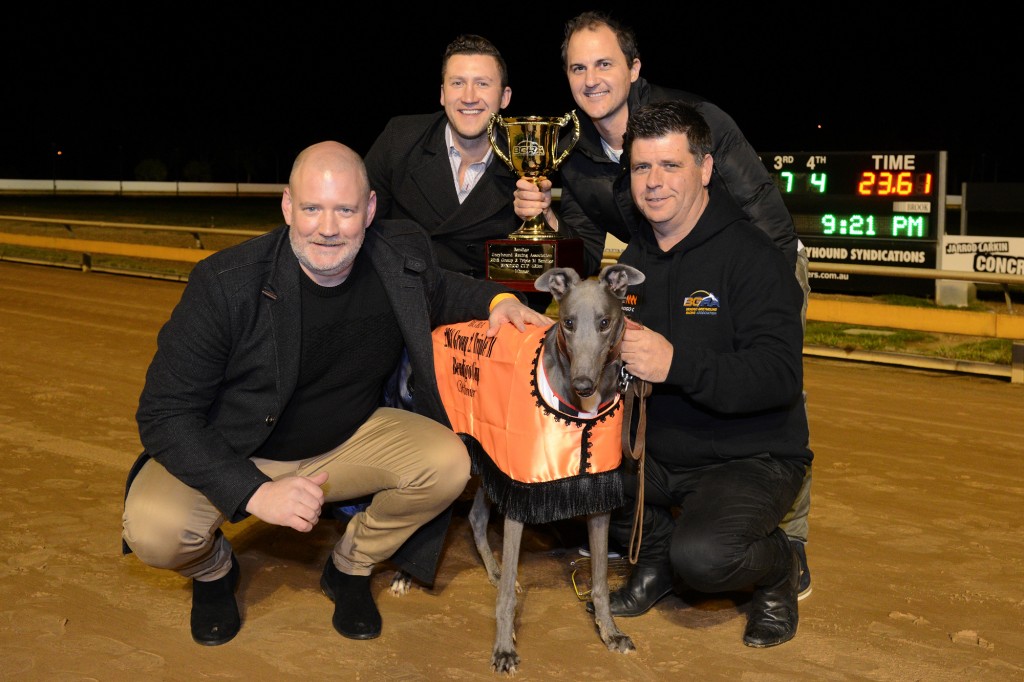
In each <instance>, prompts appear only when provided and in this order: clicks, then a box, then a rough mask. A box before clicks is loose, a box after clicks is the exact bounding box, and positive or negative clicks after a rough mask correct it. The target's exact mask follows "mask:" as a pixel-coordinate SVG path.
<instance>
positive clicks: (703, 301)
mask: <svg viewBox="0 0 1024 682" xmlns="http://www.w3.org/2000/svg"><path fill="white" fill-rule="evenodd" d="M683 309H684V310H686V314H687V315H717V314H718V297H717V296H715V295H714V294H713V293H711V292H710V291H704V290H703V289H700V290H698V291H695V292H693V293H692V294H690V295H689V296H687V297H686V298H685V299H683Z"/></svg>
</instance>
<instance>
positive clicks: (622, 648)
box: [601, 632, 636, 654]
mask: <svg viewBox="0 0 1024 682" xmlns="http://www.w3.org/2000/svg"><path fill="white" fill-rule="evenodd" d="M601 639H602V640H604V643H605V646H607V647H608V651H617V652H618V653H620V654H628V653H630V652H633V651H636V647H635V646H634V645H633V640H632V639H630V638H629V635H627V634H626V633H624V632H615V633H612V634H611V636H610V637H607V638H605V637H602V638H601Z"/></svg>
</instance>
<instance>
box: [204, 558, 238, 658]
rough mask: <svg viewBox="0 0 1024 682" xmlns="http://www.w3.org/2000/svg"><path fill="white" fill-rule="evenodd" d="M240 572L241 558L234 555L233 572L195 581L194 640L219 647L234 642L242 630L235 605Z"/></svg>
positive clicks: (236, 605)
mask: <svg viewBox="0 0 1024 682" xmlns="http://www.w3.org/2000/svg"><path fill="white" fill-rule="evenodd" d="M239 573H240V569H239V567H238V559H237V558H236V557H235V555H234V554H232V555H231V570H230V571H228V573H227V575H225V576H224V577H223V578H218V579H217V580H212V581H210V582H205V583H204V582H199V581H198V580H193V581H192V618H191V620H192V639H194V640H195V641H196V643H197V644H202V645H203V646H217V645H218V644H224V643H225V642H229V641H231V639H232V638H233V637H234V636H235V635H237V634H238V631H239V630H241V629H242V619H241V618H240V617H239V615H238V604H237V603H236V602H235V588H236V587H238V576H239Z"/></svg>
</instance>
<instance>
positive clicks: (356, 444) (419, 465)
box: [122, 407, 470, 581]
mask: <svg viewBox="0 0 1024 682" xmlns="http://www.w3.org/2000/svg"><path fill="white" fill-rule="evenodd" d="M253 463H255V464H256V466H257V467H259V469H260V471H262V472H263V473H265V474H266V475H267V476H270V477H271V478H272V479H273V480H278V479H280V478H284V477H286V476H312V475H314V474H316V473H318V472H320V471H327V472H328V473H329V474H330V476H329V477H328V480H327V483H325V484H324V498H325V502H338V501H342V500H350V499H354V498H359V497H364V496H366V495H373V498H372V501H371V502H370V505H369V506H368V507H367V508H366V509H365V510H364V511H361V512H359V513H357V514H356V515H355V516H353V517H352V519H351V520H350V521H349V522H348V525H347V526H346V528H345V532H344V535H343V536H342V538H341V539H340V540H339V541H338V543H337V544H336V545H335V546H334V553H333V556H334V564H335V566H337V568H338V570H340V571H341V572H343V573H348V574H350V575H370V573H371V572H372V570H373V567H374V565H375V564H377V563H378V562H380V561H384V560H386V559H387V558H389V557H390V556H391V555H392V554H393V553H394V552H395V551H396V550H397V549H398V548H399V547H400V546H401V545H402V543H404V542H405V541H406V540H407V539H408V538H409V536H410V535H412V534H413V533H414V532H415V531H416V530H417V529H418V528H419V527H420V526H422V525H423V524H425V523H427V522H428V521H430V520H431V519H433V518H434V517H435V516H437V515H438V514H440V513H441V512H442V511H444V510H445V509H446V508H447V507H448V505H449V504H451V503H452V502H453V501H454V500H455V499H456V498H457V497H458V496H459V495H460V494H461V493H462V491H463V490H464V489H465V487H466V483H467V482H468V480H469V469H470V464H469V456H468V454H467V453H466V447H465V445H463V443H462V441H461V440H460V439H459V437H458V436H456V435H455V434H454V433H453V432H452V431H451V429H448V428H447V427H445V426H442V425H441V424H438V423H437V422H435V421H433V420H432V419H428V418H427V417H423V416H421V415H418V414H415V413H413V412H408V411H405V410H396V409H392V408H388V407H382V408H379V409H378V410H377V411H376V412H374V413H373V415H371V416H370V418H369V419H368V420H367V421H366V423H365V424H363V425H362V426H361V427H360V428H359V429H358V430H357V431H356V432H355V434H353V435H352V437H351V438H349V439H348V440H347V441H345V442H344V443H342V444H341V445H339V446H338V447H337V448H335V449H333V450H331V451H329V452H326V453H324V454H322V455H319V456H316V457H311V458H309V459H303V460H296V461H285V462H282V461H276V460H268V459H260V458H255V457H254V458H253ZM224 521H225V517H224V515H223V514H221V512H220V511H219V510H218V509H217V508H216V507H214V506H213V504H212V503H211V502H210V501H209V500H208V499H206V497H205V496H204V495H203V494H202V493H200V492H199V491H198V490H195V489H194V488H190V487H188V486H186V485H185V484H184V483H182V482H181V481H180V480H178V479H177V478H175V477H174V476H173V475H172V474H171V473H170V472H168V471H167V469H165V468H164V467H163V466H162V465H161V464H160V463H159V462H157V461H156V460H149V461H148V462H147V463H146V464H145V465H144V466H143V467H142V469H141V470H140V471H139V473H138V475H137V476H136V478H135V480H134V481H132V485H131V488H130V490H129V491H128V496H127V498H126V500H125V508H124V516H123V519H122V523H123V537H124V539H125V542H127V543H128V546H129V547H131V548H132V551H133V552H134V553H135V554H136V555H137V556H138V557H139V559H140V560H141V561H142V562H143V563H145V564H147V565H149V566H153V567H156V568H167V569H170V570H173V571H177V572H178V573H180V574H181V575H182V576H185V577H186V578H194V579H197V580H200V581H207V580H216V579H218V578H221V577H223V576H224V575H226V574H227V572H228V571H229V570H230V569H231V553H232V549H231V544H230V542H228V540H227V538H226V537H224V535H223V533H219V532H217V531H218V529H219V528H220V526H221V525H222V524H223V523H224Z"/></svg>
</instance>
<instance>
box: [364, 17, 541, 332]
mask: <svg viewBox="0 0 1024 682" xmlns="http://www.w3.org/2000/svg"><path fill="white" fill-rule="evenodd" d="M511 99H512V89H511V88H510V87H509V85H508V67H507V65H506V63H505V60H504V58H503V57H502V56H501V53H500V52H499V51H498V48H497V47H495V46H494V45H493V44H492V43H491V42H490V41H489V40H487V39H486V38H483V37H481V36H478V35H471V34H466V35H460V36H458V37H456V38H455V39H454V40H453V41H452V42H451V43H449V44H448V46H447V47H446V48H445V51H444V56H443V57H442V60H441V106H442V107H443V110H442V111H438V112H435V113H431V114H419V115H409V116H395V117H394V118H392V119H391V120H390V121H388V123H387V125H386V126H385V128H384V130H383V131H382V132H381V134H380V135H379V136H378V137H377V140H376V141H375V142H374V143H373V145H372V146H371V148H370V151H369V152H368V153H367V154H366V159H365V161H366V170H367V173H368V175H369V178H370V186H371V187H372V188H373V190H374V191H375V192H376V193H377V215H378V216H379V217H381V218H407V219H410V220H414V221H415V222H417V223H419V224H420V225H421V226H422V227H423V229H425V230H426V231H427V232H428V233H429V234H430V237H431V242H432V243H433V246H434V251H435V252H436V253H437V259H438V263H439V264H440V265H441V267H442V268H444V269H446V270H452V271H455V272H460V273H462V274H464V275H469V276H470V277H473V278H476V279H485V278H486V276H487V269H488V263H487V254H486V244H487V242H488V240H492V239H499V240H501V239H506V238H507V237H508V235H509V234H510V233H512V232H514V231H515V230H516V228H518V227H519V226H520V223H521V219H520V218H519V217H518V216H516V214H515V211H514V210H513V209H512V192H513V190H514V189H515V183H516V180H517V179H518V178H519V177H520V175H519V173H518V172H515V171H514V170H513V169H511V168H510V167H509V166H507V165H506V164H505V163H502V162H497V163H495V161H496V160H497V159H495V154H494V151H493V149H492V139H491V136H489V135H488V130H489V128H490V126H491V121H492V118H491V117H492V116H494V115H496V114H497V113H498V112H499V111H501V110H502V109H504V108H505V107H506V106H508V103H509V102H510V101H511ZM496 133H498V137H496V138H495V142H494V144H498V145H503V144H504V134H505V131H504V129H499V130H498V131H496ZM524 294H525V295H526V297H527V299H529V304H530V307H531V308H533V309H534V310H537V311H539V312H544V311H545V310H547V308H548V306H549V305H550V303H551V294H548V293H546V292H536V291H524Z"/></svg>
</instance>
